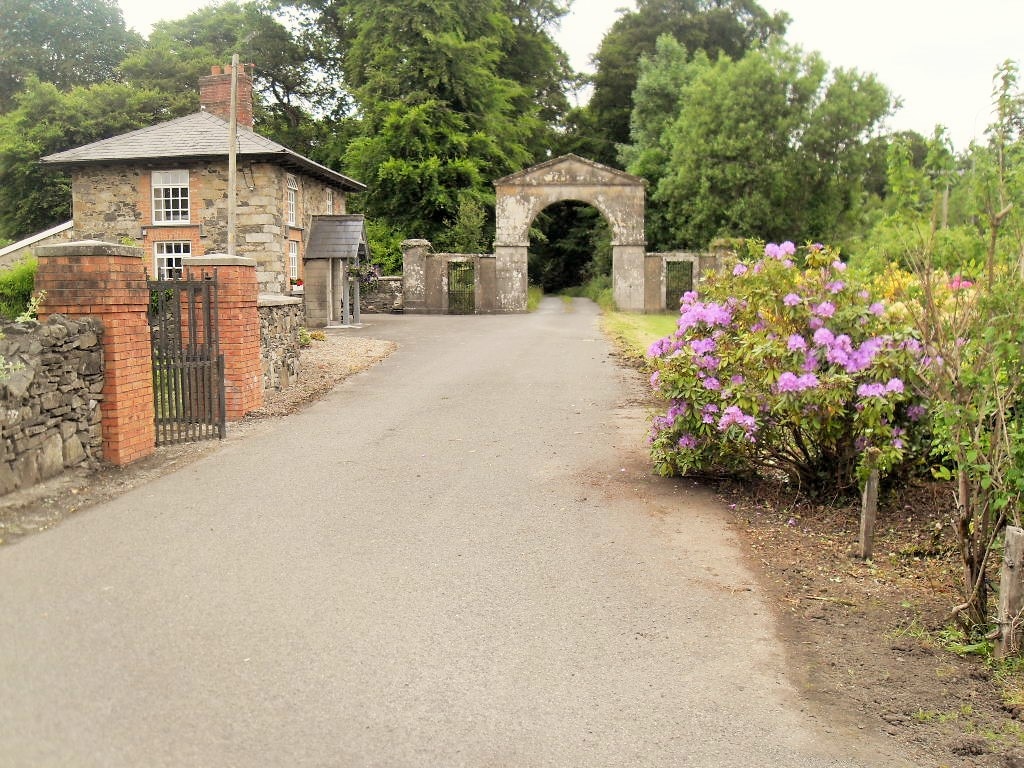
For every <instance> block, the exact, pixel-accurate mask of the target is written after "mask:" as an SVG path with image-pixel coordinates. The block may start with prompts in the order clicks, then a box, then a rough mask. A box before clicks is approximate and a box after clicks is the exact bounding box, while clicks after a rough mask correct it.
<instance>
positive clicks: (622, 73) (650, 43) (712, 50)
mask: <svg viewBox="0 0 1024 768" xmlns="http://www.w3.org/2000/svg"><path fill="white" fill-rule="evenodd" d="M788 23H789V17H788V16H787V15H786V14H785V13H776V14H770V13H768V12H767V11H765V10H764V9H763V8H762V7H761V6H760V4H758V3H757V2H755V0H637V8H636V10H635V11H627V12H625V13H623V14H622V16H620V17H619V18H618V20H617V21H616V22H615V23H614V24H613V25H612V27H611V29H610V30H608V33H607V34H606V35H605V36H604V39H603V40H602V41H601V45H600V47H599V48H598V50H597V53H596V54H595V55H594V63H595V65H596V72H595V74H594V91H593V94H592V96H591V99H590V103H589V105H588V109H589V110H590V112H591V113H592V119H593V124H594V125H596V126H598V127H599V131H600V136H599V137H597V136H595V137H593V140H594V141H595V143H597V141H598V139H599V144H598V146H597V149H598V150H599V151H600V156H598V157H595V158H594V159H596V160H600V161H601V162H605V163H611V164H615V163H616V162H617V151H616V145H618V144H621V143H626V142H628V141H629V120H630V114H631V112H632V110H633V91H634V89H635V88H636V85H637V78H638V77H639V73H640V59H641V57H643V56H645V55H646V56H649V55H651V54H653V53H654V50H655V45H656V43H657V40H658V38H659V37H660V36H661V35H666V34H667V35H670V36H671V37H673V38H674V39H675V40H676V41H677V42H679V43H680V44H681V45H682V46H683V47H684V48H686V50H687V51H689V52H690V53H691V54H693V53H695V52H696V51H704V52H705V53H706V54H707V55H708V57H709V58H710V59H712V60H714V59H716V58H717V57H718V56H720V55H723V54H724V55H726V56H729V57H730V58H732V59H739V58H741V57H742V56H743V54H744V53H745V52H746V51H747V50H749V49H751V48H755V47H759V46H761V45H763V44H764V43H766V42H767V41H768V40H769V39H771V37H772V36H774V35H781V34H782V33H783V32H785V29H786V25H787V24H788Z"/></svg>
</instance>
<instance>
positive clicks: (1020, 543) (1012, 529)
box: [995, 525, 1024, 659]
mask: <svg viewBox="0 0 1024 768" xmlns="http://www.w3.org/2000/svg"><path fill="white" fill-rule="evenodd" d="M1005 536H1006V549H1005V550H1003V570H1002V573H1001V575H1000V579H999V637H998V639H997V640H996V647H995V656H996V658H997V659H1001V658H1005V657H1006V656H1012V655H1013V654H1015V653H1019V652H1020V636H1021V621H1022V619H1024V616H1022V615H1021V614H1022V612H1024V528H1018V527H1017V526H1015V525H1008V526H1006V533H1005Z"/></svg>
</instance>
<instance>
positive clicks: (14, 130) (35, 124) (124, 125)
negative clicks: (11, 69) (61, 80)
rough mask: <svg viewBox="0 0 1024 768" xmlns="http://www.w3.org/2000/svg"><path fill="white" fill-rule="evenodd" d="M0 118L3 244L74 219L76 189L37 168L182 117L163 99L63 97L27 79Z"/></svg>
mask: <svg viewBox="0 0 1024 768" xmlns="http://www.w3.org/2000/svg"><path fill="white" fill-rule="evenodd" d="M15 104H16V107H15V109H13V110H11V111H9V112H8V113H7V114H5V115H2V116H0V238H11V239H18V238H21V237H25V236H27V235H30V234H32V233H34V232H38V231H40V230H42V229H46V228H47V227H50V226H53V225H54V224H58V223H60V222H61V221H63V220H66V219H69V218H71V185H70V181H69V179H68V178H67V176H66V175H64V174H63V173H61V172H60V171H59V170H54V169H52V168H47V167H44V166H41V165H40V164H39V158H40V157H42V156H43V155H46V154H49V153H51V152H59V151H61V150H64V149H70V148H71V147H77V146H80V145H82V144H88V143H89V142H91V141H98V140H99V139H105V138H109V137H111V136H116V135H118V134H120V133H125V132H126V131H131V130H134V129H136V128H142V127H144V126H146V125H150V124H152V123H157V122H161V121H163V120H168V119H170V118H173V117H177V116H179V114H181V113H175V112H174V111H173V110H170V109H169V108H168V103H167V97H166V94H164V93H162V92H159V91H154V90H145V89H140V88H136V87H134V86H131V85H127V84H124V83H100V84H98V85H91V86H77V87H75V88H72V89H71V90H70V91H67V92H62V91H60V90H58V88H57V87H56V86H54V85H52V84H50V83H42V82H40V81H38V80H36V79H34V78H30V79H29V81H28V83H27V86H26V88H25V90H24V91H22V92H21V93H20V94H18V95H17V96H16V97H15Z"/></svg>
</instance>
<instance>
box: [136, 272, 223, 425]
mask: <svg viewBox="0 0 1024 768" xmlns="http://www.w3.org/2000/svg"><path fill="white" fill-rule="evenodd" d="M149 288H150V296H151V300H150V304H149V328H150V333H151V336H152V340H153V406H154V411H155V418H156V444H157V445H171V444H173V443H187V442H192V441H195V440H211V439H213V438H223V437H224V429H225V424H224V422H225V414H224V356H223V355H221V353H220V344H219V340H218V337H217V276H216V273H214V275H213V277H212V278H209V277H206V278H202V279H194V278H193V277H192V275H190V274H186V275H185V277H184V278H183V279H176V280H150V281H149Z"/></svg>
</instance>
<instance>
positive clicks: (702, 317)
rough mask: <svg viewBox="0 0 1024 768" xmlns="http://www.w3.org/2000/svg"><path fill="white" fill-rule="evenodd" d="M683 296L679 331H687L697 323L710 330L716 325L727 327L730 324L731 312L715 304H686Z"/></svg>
mask: <svg viewBox="0 0 1024 768" xmlns="http://www.w3.org/2000/svg"><path fill="white" fill-rule="evenodd" d="M688 295H689V294H684V296H683V299H684V303H683V308H682V309H681V310H680V315H679V330H680V331H687V330H689V329H690V328H693V327H694V326H695V325H697V324H698V323H704V324H705V325H707V326H708V327H710V328H713V327H715V326H716V325H721V326H728V325H729V324H730V323H731V322H732V310H731V309H729V308H728V307H726V306H723V305H722V304H718V303H717V302H711V303H709V304H704V303H703V302H700V301H693V302H690V303H687V302H686V301H685V299H686V296H688Z"/></svg>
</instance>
